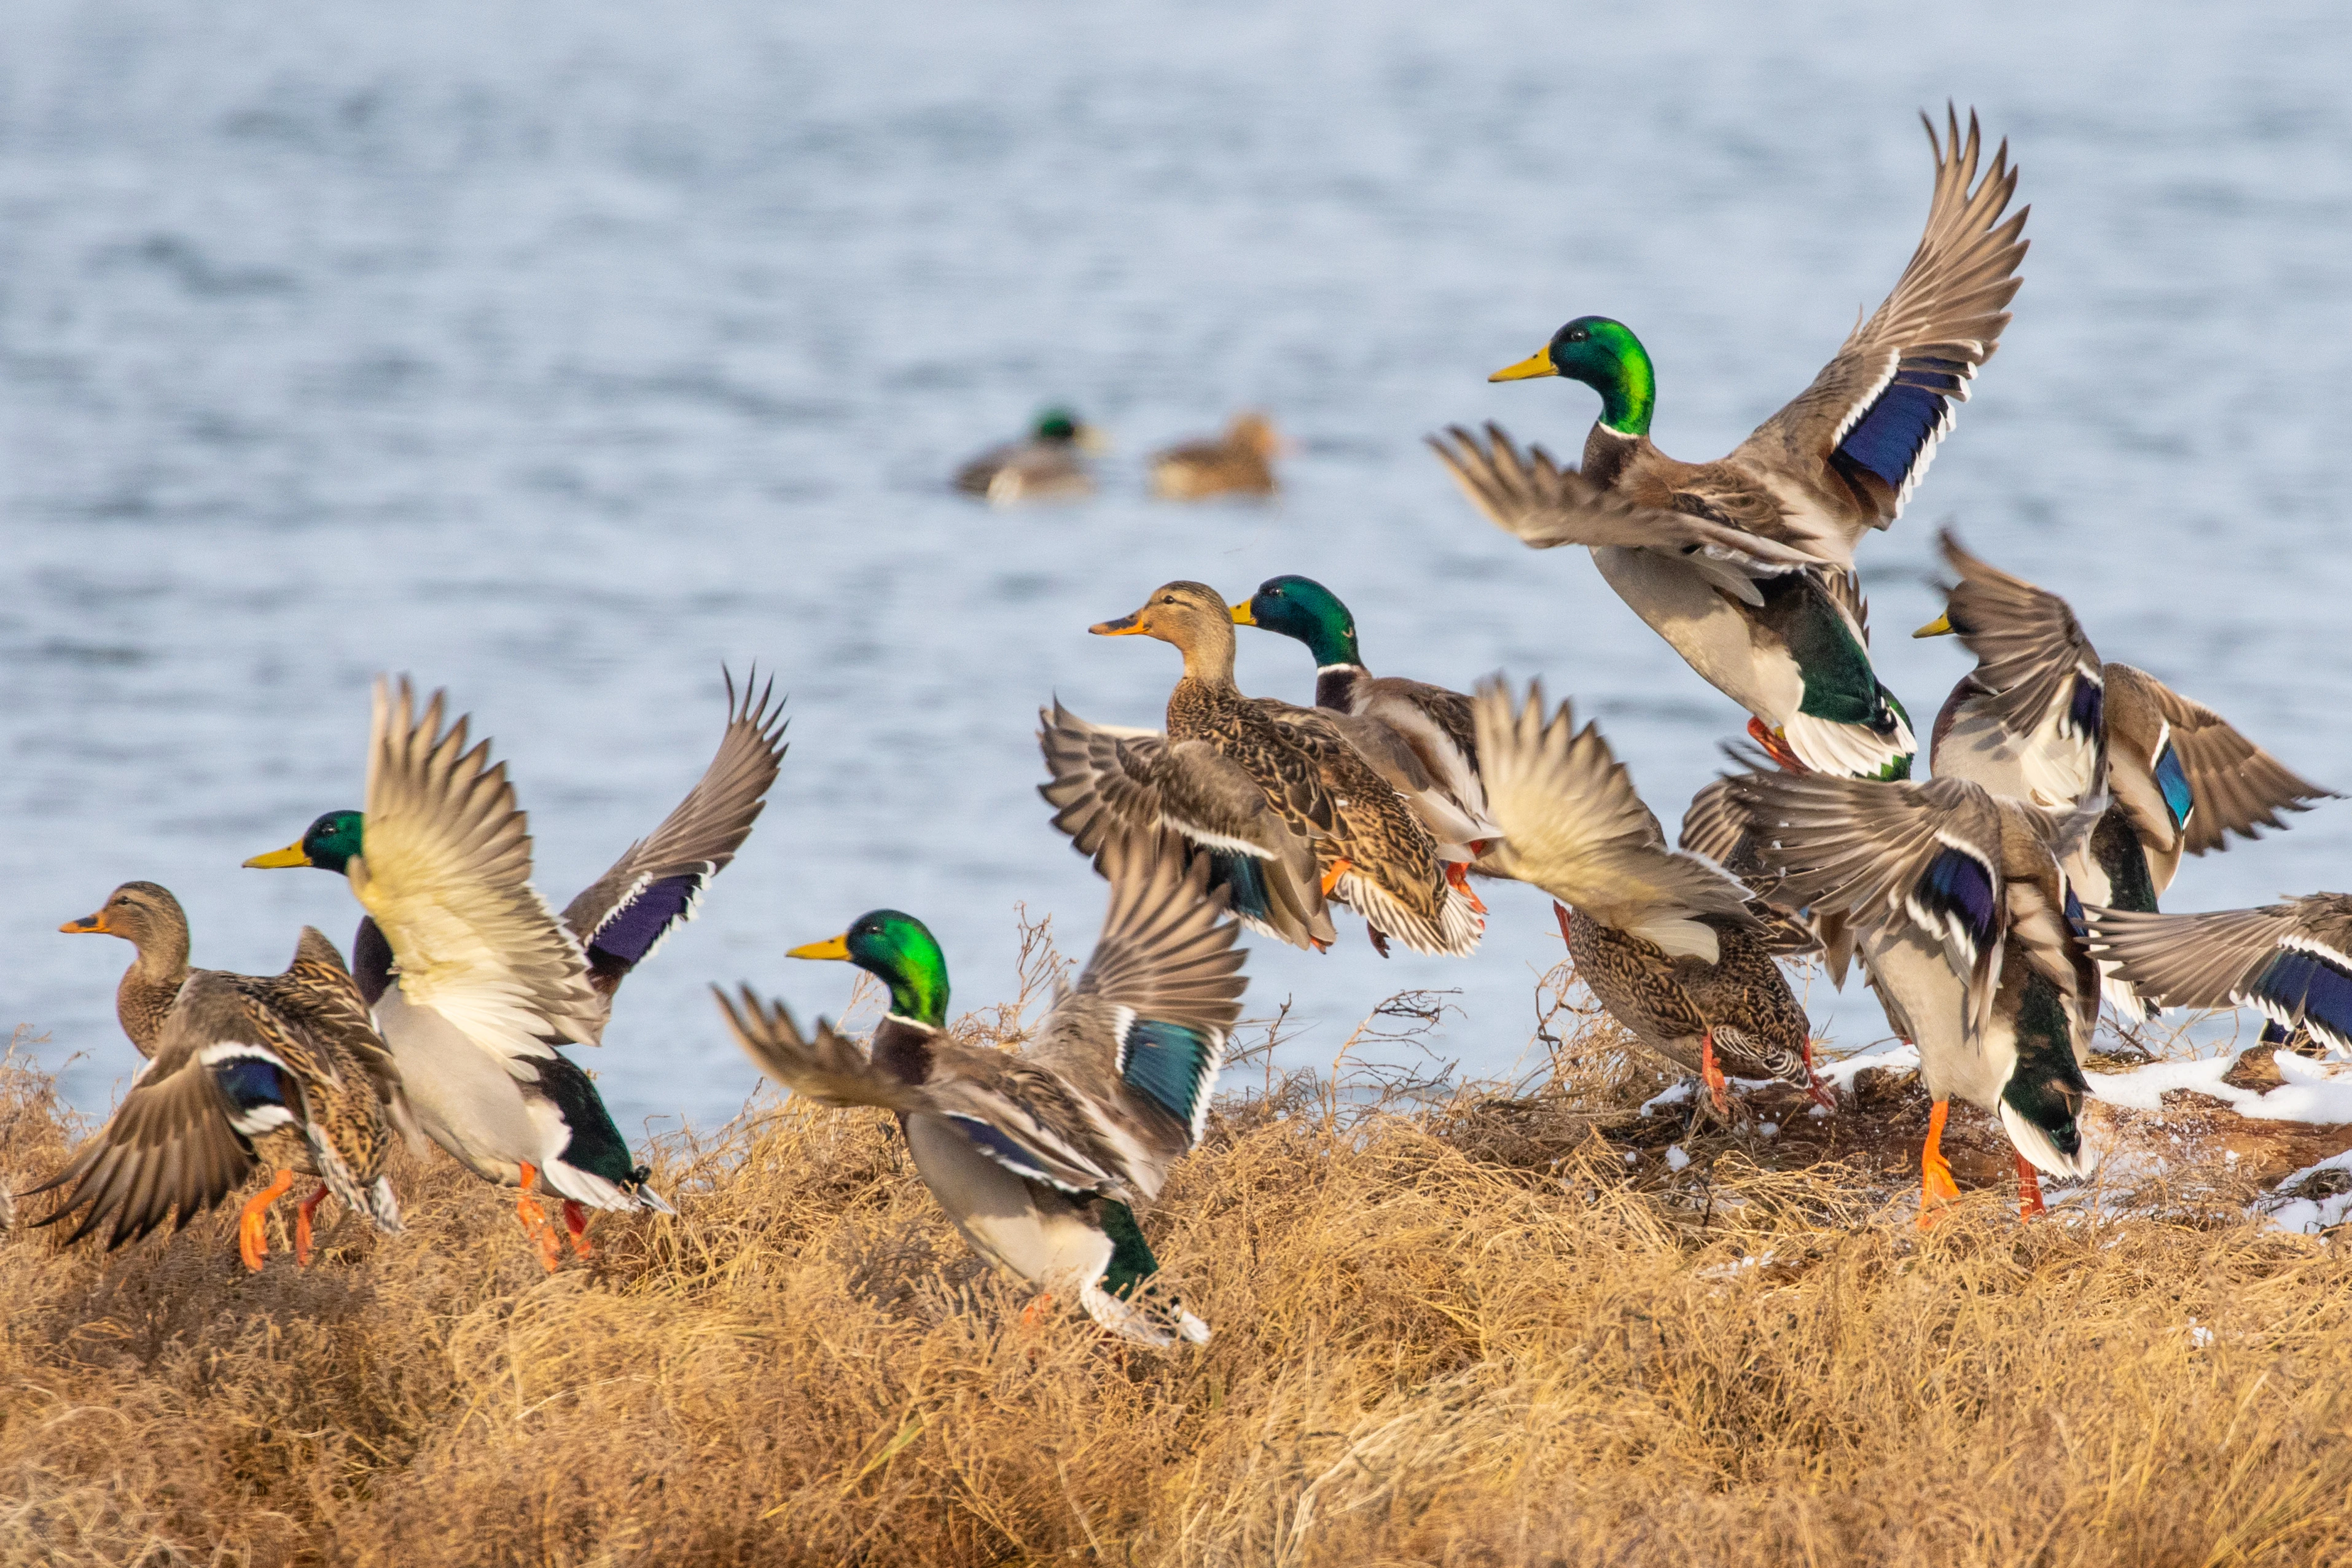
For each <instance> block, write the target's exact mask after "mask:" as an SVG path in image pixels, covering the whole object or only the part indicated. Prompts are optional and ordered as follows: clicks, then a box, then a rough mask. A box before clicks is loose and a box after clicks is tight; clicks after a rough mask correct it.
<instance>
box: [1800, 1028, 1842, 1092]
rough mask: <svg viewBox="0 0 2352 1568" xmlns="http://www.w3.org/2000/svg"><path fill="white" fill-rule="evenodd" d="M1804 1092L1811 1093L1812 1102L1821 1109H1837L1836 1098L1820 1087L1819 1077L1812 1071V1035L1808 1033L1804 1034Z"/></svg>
mask: <svg viewBox="0 0 2352 1568" xmlns="http://www.w3.org/2000/svg"><path fill="white" fill-rule="evenodd" d="M1805 1092H1806V1093H1808V1094H1810V1095H1811V1096H1812V1099H1813V1103H1814V1104H1816V1105H1819V1106H1820V1107H1821V1108H1822V1110H1824V1111H1834V1110H1836V1109H1837V1100H1836V1098H1835V1097H1834V1096H1832V1094H1831V1093H1830V1092H1829V1091H1828V1090H1826V1089H1824V1088H1822V1081H1821V1077H1820V1075H1819V1074H1817V1073H1815V1072H1814V1071H1813V1037H1812V1036H1811V1035H1810V1034H1809V1035H1807V1036H1805Z"/></svg>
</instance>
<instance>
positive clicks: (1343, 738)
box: [1045, 582, 1486, 957]
mask: <svg viewBox="0 0 2352 1568" xmlns="http://www.w3.org/2000/svg"><path fill="white" fill-rule="evenodd" d="M1091 630H1092V631H1093V632H1095V633H1096V635H1097V636H1104V637H1132V636H1144V637H1153V638H1157V639H1158V640H1159V641H1160V642H1163V643H1169V644H1171V645H1172V646H1173V647H1175V648H1176V649H1177V650H1178V651H1179V652H1180V653H1182V654H1183V655H1184V674H1183V676H1182V678H1181V679H1180V680H1178V682H1177V683H1176V687H1175V689H1174V690H1173V691H1172V692H1171V693H1170V694H1169V697H1168V730H1167V737H1166V741H1165V743H1164V745H1163V746H1161V747H1160V748H1159V749H1158V750H1157V751H1156V752H1147V751H1146V750H1145V749H1144V748H1142V747H1129V746H1127V745H1121V744H1113V745H1110V746H1108V747H1105V746H1101V745H1093V744H1089V743H1088V742H1087V740H1086V738H1085V737H1083V736H1079V735H1068V736H1065V737H1063V738H1061V739H1059V740H1056V739H1055V737H1054V736H1053V735H1051V734H1050V733H1049V735H1048V737H1047V745H1046V750H1047V759H1048V764H1049V766H1052V767H1054V768H1055V779H1054V781H1053V782H1052V783H1050V784H1048V785H1046V786H1045V797H1046V799H1047V800H1051V801H1053V802H1054V803H1055V805H1056V806H1060V807H1062V808H1063V810H1062V812H1061V814H1060V815H1059V816H1057V817H1056V818H1055V821H1056V823H1057V825H1060V826H1062V827H1064V828H1065V830H1066V831H1071V832H1072V833H1073V836H1074V838H1076V840H1077V844H1078V848H1079V849H1080V850H1081V851H1088V852H1090V851H1091V850H1092V848H1093V847H1094V845H1093V844H1092V843H1090V842H1089V841H1088V839H1087V837H1086V836H1082V835H1087V834H1090V835H1094V836H1095V837H1096V838H1097V840H1099V838H1100V836H1102V835H1104V834H1107V833H1108V832H1109V831H1113V829H1115V828H1118V829H1129V830H1133V831H1145V830H1150V829H1156V828H1158V827H1160V826H1163V825H1165V826H1168V827H1171V828H1173V829H1175V831H1178V832H1179V833H1181V834H1182V835H1183V836H1184V837H1185V838H1186V839H1187V840H1188V841H1190V842H1192V844H1194V845H1195V846H1196V847H1198V848H1199V849H1201V850H1202V851H1207V852H1214V853H1221V854H1223V855H1227V856H1237V857H1239V858H1240V859H1241V860H1242V862H1244V866H1245V868H1246V874H1247V875H1248V876H1251V877H1254V878H1255V879H1256V880H1258V881H1260V882H1263V883H1267V884H1268V888H1267V889H1266V891H1267V892H1270V893H1276V894H1278V897H1274V896H1260V895H1259V894H1260V892H1261V890H1260V889H1258V888H1249V889H1246V890H1240V889H1237V893H1236V905H1237V907H1250V908H1252V909H1256V908H1260V907H1263V906H1265V905H1268V904H1275V903H1276V902H1280V903H1282V904H1285V905H1287V904H1301V905H1306V904H1310V903H1311V904H1312V907H1310V908H1308V909H1307V911H1306V914H1305V917H1304V921H1300V920H1292V921H1290V922H1288V926H1289V928H1290V929H1298V930H1305V921H1311V920H1312V918H1313V916H1314V915H1316V914H1319V913H1320V900H1322V899H1325V898H1328V899H1330V900H1332V901H1334V902H1336V903H1339V904H1345V905H1347V906H1348V907H1349V908H1350V909H1353V910H1355V911H1356V912H1357V913H1358V914H1360V915H1363V916H1364V918H1365V920H1366V921H1367V922H1368V923H1370V925H1371V928H1372V933H1373V943H1374V945H1375V946H1381V947H1382V949H1383V950H1385V942H1386V938H1387V937H1388V936H1393V937H1395V938H1396V939H1397V940H1398V941H1401V942H1402V943H1403V944H1404V945H1405V946H1408V947H1411V948H1412V950H1413V951H1415V952H1417V953H1444V954H1449V955H1452V956H1455V957H1464V956H1468V955H1469V954H1470V953H1472V952H1474V951H1475V950H1476V948H1477V946H1478V938H1479V936H1481V935H1482V934H1483V932H1484V931H1485V929H1486V922H1485V920H1484V919H1483V917H1482V916H1481V915H1479V913H1478V908H1477V905H1476V904H1475V900H1473V899H1472V897H1471V896H1470V894H1469V893H1468V892H1467V891H1466V890H1465V889H1462V888H1457V887H1456V886H1455V885H1454V883H1453V882H1452V881H1451V880H1449V879H1448V877H1447V876H1446V874H1445V870H1444V862H1442V861H1440V860H1439V858H1438V854H1437V845H1436V843H1435V841H1433V839H1432V838H1431V837H1430V834H1429V831H1428V830H1427V829H1426V828H1424V827H1423V826H1422V824H1421V821H1420V820H1419V819H1418V818H1417V817H1415V816H1414V815H1413V812H1412V807H1411V806H1410V805H1409V804H1408V803H1407V802H1406V800H1404V798H1403V797H1402V796H1401V795H1399V794H1398V793H1397V792H1396V790H1395V789H1393V788H1392V787H1391V785H1390V784H1389V783H1388V781H1387V780H1385V779H1382V778H1381V776H1380V774H1379V773H1378V772H1377V771H1376V770H1375V769H1374V768H1372V766H1371V765H1370V763H1368V762H1366V761H1365V760H1364V758H1362V756H1361V755H1360V754H1359V753H1358V752H1357V750H1356V749H1355V747H1353V745H1351V744H1350V743H1349V740H1348V738H1347V735H1346V732H1345V731H1344V729H1343V728H1342V727H1340V726H1339V725H1337V724H1334V723H1332V722H1331V719H1332V717H1333V716H1329V715H1323V714H1319V713H1318V712H1317V711H1316V710H1314V709H1311V708H1297V707H1293V706H1291V705H1289V704H1287V703H1265V702H1261V701H1255V700H1253V699H1251V698H1249V697H1246V696H1244V695H1242V693H1241V691H1240V689H1239V688H1237V687H1236V686H1235V685H1234V623H1233V616H1232V612H1230V611H1229V610H1228V609H1227V608H1226V606H1225V601H1224V600H1223V598H1221V597H1219V595H1218V594H1217V592H1216V591H1215V590H1214V589H1212V588H1209V587H1207V586H1206V585H1204V584H1202V583H1198V582H1170V583H1164V584H1162V585H1161V586H1160V587H1159V588H1157V589H1155V590H1153V591H1152V593H1151V597H1150V599H1149V600H1148V601H1146V602H1145V603H1144V605H1143V606H1142V608H1140V609H1139V610H1137V611H1136V612H1134V613H1133V614H1130V615H1123V616H1120V617H1119V618H1118V619H1117V620H1115V621H1105V622H1100V623H1099V624H1097V625H1096V626H1094V627H1093V628H1091ZM1244 784H1246V786H1247V788H1246V789H1245V788H1244ZM1253 791H1255V795H1256V797H1257V799H1258V800H1261V801H1263V802H1264V804H1265V806H1266V807H1268V808H1270V809H1271V811H1272V815H1271V817H1263V816H1258V815H1257V814H1256V813H1255V811H1251V810H1246V809H1245V807H1246V802H1247V800H1248V798H1249V796H1250V794H1251V793H1252V792H1253ZM1195 802H1199V804H1198V805H1196V804H1195ZM1237 807H1241V808H1244V809H1243V810H1237V809H1236V808H1237ZM1243 817H1247V818H1248V819H1249V827H1248V831H1246V832H1244V833H1234V832H1232V831H1229V829H1230V828H1231V827H1232V826H1234V825H1235V821H1236V819H1237V818H1243ZM1302 855H1311V857H1312V860H1313V863H1314V865H1315V868H1316V873H1315V876H1314V880H1313V883H1312V884H1311V893H1310V889H1309V888H1301V887H1298V886H1297V885H1296V881H1295V879H1296V877H1297V868H1298V866H1299V863H1300V860H1301V858H1302ZM1262 873H1271V874H1262ZM1277 880H1278V881H1279V882H1280V883H1282V884H1283V885H1282V886H1281V887H1280V888H1279V889H1278V890H1276V889H1273V888H1272V886H1271V884H1272V883H1275V882H1276V881H1277ZM1244 893H1245V894H1247V897H1246V898H1245V897H1244ZM1307 936H1308V939H1309V940H1313V939H1315V936H1314V933H1312V932H1311V931H1308V932H1307ZM1326 940H1328V938H1326Z"/></svg>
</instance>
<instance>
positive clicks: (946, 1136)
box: [719, 834, 1246, 1345]
mask: <svg viewBox="0 0 2352 1568" xmlns="http://www.w3.org/2000/svg"><path fill="white" fill-rule="evenodd" d="M1188 860H1189V861H1190V862H1191V863H1190V868H1189V869H1187V862H1188ZM1104 874H1105V875H1106V876H1107V877H1108V879H1109V882H1110V910H1109V913H1108V915H1105V916H1104V919H1103V931H1102V937H1101V939H1100V940H1099V941H1098V942H1097V944H1096V945H1095V951H1094V956H1093V957H1092V958H1091V959H1090V960H1089V961H1088V962H1087V967H1086V971H1085V973H1083V974H1081V975H1080V976H1079V977H1078V983H1077V986H1076V988H1075V989H1072V990H1069V991H1066V992H1065V993H1064V994H1063V995H1062V997H1061V998H1060V999H1059V1000H1057V1001H1056V1002H1055V1005H1054V1009H1053V1010H1052V1011H1051V1012H1050V1013H1048V1014H1046V1016H1045V1020H1044V1021H1043V1022H1042V1023H1041V1024H1040V1025H1039V1026H1038V1029H1037V1032H1036V1034H1035V1036H1034V1040H1033V1043H1032V1044H1031V1045H1030V1046H1029V1047H1028V1049H1027V1050H1025V1051H1021V1052H1020V1053H1018V1054H1015V1053H1013V1052H1011V1051H998V1050H994V1049H992V1048H990V1047H987V1046H978V1045H970V1044H966V1043H964V1042H962V1041H960V1040H956V1039H955V1038H954V1037H953V1036H952V1035H950V1033H949V1032H948V1030H947V1007H948V972H947V961H946V959H945V958H944V957H943V956H941V955H940V946H939V943H938V942H937V941H936V940H934V939H933V937H932V936H931V933H930V931H929V928H927V927H926V926H925V925H923V923H922V922H921V921H919V920H917V919H915V918H914V917H913V916H912V915H901V914H899V913H898V912H897V911H896V910H888V909H877V910H875V911H873V912H871V913H869V914H866V915H860V916H859V917H858V918H857V919H856V921H854V922H852V923H851V925H850V927H849V929H848V930H847V931H845V932H844V933H842V934H841V935H840V936H835V937H833V938H831V939H829V940H827V941H824V942H813V943H810V944H808V945H807V946H802V947H795V948H793V950H792V952H791V955H790V956H793V957H795V958H838V959H845V960H847V961H848V962H850V963H853V964H856V966H857V967H860V968H862V969H865V970H866V971H867V972H868V973H870V974H872V975H874V976H876V977H877V978H879V979H880V980H881V981H882V982H883V984H885V985H886V986H887V987H888V988H890V1010H889V1013H888V1015H887V1017H885V1018H884V1019H883V1020H882V1024H881V1027H880V1028H879V1029H877V1030H876V1031H875V1033H874V1039H873V1041H872V1046H871V1050H870V1051H861V1050H859V1049H858V1048H857V1046H856V1045H855V1044H853V1043H851V1042H850V1041H849V1040H845V1039H843V1038H842V1037H841V1036H840V1035H839V1034H836V1033H835V1032H834V1030H833V1028H832V1026H831V1025H829V1024H827V1023H826V1022H825V1021H824V1019H818V1020H817V1026H816V1030H815V1031H814V1036H813V1037H811V1038H806V1039H803V1037H802V1035H801V1032H800V1030H799V1029H798V1028H797V1027H796V1026H795V1025H794V1024H793V1019H792V1015H791V1014H790V1013H789V1012H787V1011H786V1010H785V1009H784V1008H783V1007H782V1005H781V1004H777V1005H770V1006H763V1005H762V1004H761V1001H760V1000H759V998H757V997H755V996H753V995H752V994H751V989H750V988H748V987H746V988H744V990H743V995H742V1005H741V1007H740V1009H739V1008H738V1007H737V1006H736V1005H735V1003H734V1002H733V1001H731V1000H730V998H728V997H727V996H726V994H725V993H724V992H720V993H719V1003H720V1005H721V1006H722V1007H723V1008H724V1009H726V1013H727V1023H728V1027H729V1028H730V1030H733V1031H734V1035H735V1038H736V1039H737V1040H739V1041H740V1042H741V1044H742V1047H743V1049H744V1051H746V1052H748V1053H749V1054H750V1055H751V1060H752V1061H754V1062H756V1063H758V1065H759V1067H760V1070H761V1071H762V1072H765V1073H766V1074H768V1076H769V1077H771V1078H772V1079H774V1080H775V1081H776V1082H779V1083H781V1084H782V1085H784V1086H785V1087H786V1088H788V1089H790V1090H792V1091H793V1092H794V1093H798V1094H805V1095H807V1096H809V1097H810V1098H811V1099H813V1100H815V1101H817V1102H818V1103H822V1104H827V1105H877V1106H880V1107H882V1108H884V1109H886V1110H889V1111H894V1112H896V1113H898V1125H899V1128H900V1130H901V1131H902V1132H903V1133H904V1134H906V1139H907V1147H908V1152H909V1153H911V1154H912V1155H913V1156H914V1160H915V1169H916V1171H917V1172H918V1173H919V1175H920V1176H922V1178H923V1183H924V1185H925V1186H929V1188H930V1189H931V1194H932V1196H933V1197H937V1198H938V1199H939V1201H940V1207H941V1208H943V1209H945V1210H946V1211H947V1214H948V1218H950V1219H951V1220H953V1221H954V1222H955V1227H956V1228H957V1229H958V1230H960V1231H961V1232H962V1233H963V1236H964V1239H966V1240H968V1241H970V1242H971V1245H972V1249H973V1250H975V1251H977V1252H979V1253H980V1254H981V1256H982V1257H983V1258H985V1259H987V1260H989V1261H990V1262H991V1263H992V1264H994V1265H996V1266H997V1267H998V1268H1001V1269H1004V1270H1010V1271H1011V1272H1013V1273H1014V1274H1018V1275H1019V1276H1021V1277H1022V1278H1023V1279H1024V1280H1027V1281H1031V1282H1032V1283H1034V1284H1035V1285H1038V1286H1040V1287H1041V1288H1043V1289H1044V1290H1045V1291H1047V1292H1048V1293H1049V1294H1050V1293H1051V1292H1053V1291H1065V1290H1066V1291H1074V1292H1075V1293H1076V1296H1077V1298H1078V1301H1079V1304H1080V1305H1082V1306H1083V1307H1084V1308H1085V1309H1086V1311H1087V1314H1088V1315H1089V1316H1091V1317H1092V1318H1093V1319H1094V1320H1095V1321H1096V1322H1098V1323H1101V1324H1102V1325H1103V1326H1104V1327H1105V1328H1107V1329H1109V1330H1110V1331H1111V1332H1112V1333H1117V1334H1118V1335H1120V1336H1121V1337H1123V1338H1126V1339H1130V1340H1135V1341H1138V1342H1139V1343H1145V1344H1150V1345H1167V1344H1171V1343H1174V1342H1175V1339H1176V1338H1177V1336H1179V1335H1181V1337H1183V1338H1185V1339H1188V1340H1191V1341H1192V1342H1194V1343H1205V1342H1206V1341H1207V1339H1208V1337H1209V1330H1208V1328H1207V1326H1206V1325H1205V1324H1203V1323H1202V1322H1201V1320H1200V1319H1198V1318H1196V1317H1194V1316H1193V1315H1192V1313H1191V1312H1186V1311H1184V1310H1183V1308H1182V1306H1181V1303H1179V1302H1176V1301H1161V1300H1160V1299H1159V1298H1158V1297H1157V1295H1156V1294H1155V1293H1154V1292H1153V1291H1151V1290H1150V1287H1149V1286H1148V1285H1147V1283H1146V1281H1149V1280H1150V1277H1151V1275H1152V1274H1153V1273H1155V1272H1156V1271H1157V1270H1158V1269H1159V1267H1160V1265H1159V1262H1158V1260H1156V1259H1154V1258H1153V1257H1152V1255H1151V1249H1150V1246H1149V1245H1148V1244H1147V1243H1146V1242H1145V1240H1144V1239H1143V1233H1142V1231H1141V1229H1140V1228H1138V1226H1137V1225H1136V1222H1135V1215H1134V1213H1133V1209H1132V1206H1133V1205H1136V1204H1143V1203H1150V1201H1152V1200H1153V1199H1155V1198H1157V1197H1159V1196H1160V1187H1161V1186H1162V1184H1164V1183H1165V1182H1166V1180H1167V1178H1168V1169H1169V1166H1171V1165H1173V1164H1174V1163H1175V1161H1176V1160H1177V1159H1178V1158H1179V1157H1180V1156H1181V1155H1183V1154H1184V1153H1185V1152H1186V1151H1188V1150H1189V1149H1191V1148H1192V1145H1194V1144H1195V1143H1197V1142H1199V1141H1200V1136H1201V1129H1202V1124H1203V1122H1204V1121H1205V1119H1206V1117H1207V1115H1208V1110H1209V1097H1210V1093H1211V1092H1212V1090H1213V1087H1214V1085H1215V1083H1216V1078H1217V1073H1218V1071H1219V1070H1220V1069H1221V1068H1222V1067H1223V1062H1224V1053H1225V1041H1226V1039H1227V1037H1228V1035H1229V1034H1230V1033H1231V1031H1232V1030H1233V1027H1234V1020H1236V1019H1238V1018H1239V1017H1240V1016H1241V998H1242V990H1243V988H1244V985H1245V984H1246V981H1245V980H1244V977H1243V975H1242V973H1241V969H1242V959H1243V955H1242V953H1241V951H1240V950H1239V949H1238V948H1236V947H1235V946H1234V925H1233V923H1232V922H1231V921H1228V920H1225V919H1223V913H1224V898H1223V894H1211V893H1210V892H1209V891H1208V874H1209V866H1208V862H1206V861H1205V860H1204V859H1202V858H1201V857H1198V856H1192V855H1190V854H1189V852H1187V850H1186V849H1185V847H1184V845H1183V844H1182V842H1181V841H1180V840H1178V839H1177V838H1176V837H1175V836H1174V835H1172V834H1151V835H1149V836H1141V837H1139V836H1129V835H1120V836H1119V837H1118V838H1117V839H1115V840H1114V841H1112V842H1110V843H1108V844H1107V845H1106V846H1105V848H1104Z"/></svg>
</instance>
